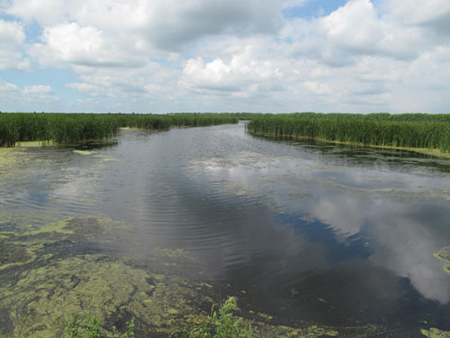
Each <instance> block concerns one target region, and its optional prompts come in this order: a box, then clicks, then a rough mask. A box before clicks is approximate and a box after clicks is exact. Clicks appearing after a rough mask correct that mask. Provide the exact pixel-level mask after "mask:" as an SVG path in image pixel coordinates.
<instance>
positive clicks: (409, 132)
mask: <svg viewBox="0 0 450 338" xmlns="http://www.w3.org/2000/svg"><path fill="white" fill-rule="evenodd" d="M426 117H427V116H426V115H425V114H423V115H420V116H419V115H416V114H404V115H399V116H395V115H389V114H387V115H386V114H369V115H352V114H318V115H317V116H316V115H311V114H309V113H308V114H306V115H303V116H302V115H299V114H297V115H293V116H292V117H288V116H286V115H283V116H273V117H269V118H257V119H254V120H252V121H251V122H250V123H249V124H248V125H247V130H248V131H249V132H250V133H252V134H255V135H266V136H275V137H289V138H294V139H295V138H310V139H323V140H329V141H338V142H349V143H357V144H363V145H375V146H394V147H408V148H428V149H439V150H440V151H441V152H449V151H450V123H449V122H447V118H448V115H431V116H430V119H429V120H426ZM449 121H450V120H449Z"/></svg>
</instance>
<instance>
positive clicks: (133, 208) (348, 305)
mask: <svg viewBox="0 0 450 338" xmlns="http://www.w3.org/2000/svg"><path fill="white" fill-rule="evenodd" d="M116 141H117V144H112V145H110V146H107V147H101V148H98V149H93V150H92V152H91V153H87V152H84V153H83V152H74V151H73V149H54V148H44V149H39V148H38V149H27V150H25V153H26V154H27V156H28V157H29V158H30V160H29V161H28V162H26V164H25V163H23V164H24V165H22V166H21V169H20V170H21V171H22V172H21V175H20V177H19V178H17V177H15V176H11V178H10V180H9V181H7V183H3V185H1V186H0V189H2V192H3V193H2V194H1V196H0V208H1V211H2V212H3V213H5V212H13V211H14V212H21V211H22V210H23V211H25V210H26V211H27V212H30V211H31V213H32V214H34V215H35V218H36V219H37V220H35V221H38V220H39V217H40V216H39V215H41V214H46V213H55V212H56V213H58V214H59V215H73V214H77V215H80V216H83V215H100V214H101V215H106V216H107V217H109V218H111V219H115V220H122V221H124V222H127V223H128V224H132V228H130V230H129V231H127V235H126V236H125V237H124V238H123V239H122V240H121V241H119V242H114V243H109V244H105V243H103V244H98V246H97V247H96V250H99V251H102V252H109V253H111V254H114V255H117V256H127V255H130V254H133V255H135V256H136V257H137V259H138V260H141V261H142V262H145V260H146V258H148V256H149V255H151V253H152V250H154V249H155V248H157V247H158V248H171V249H184V250H185V251H186V252H188V253H189V254H190V255H192V256H193V257H195V260H193V261H192V262H190V263H189V264H188V265H187V266H185V267H184V269H182V271H183V273H184V274H186V275H188V276H190V277H193V278H202V279H204V280H205V281H210V282H218V283H224V284H228V285H230V286H231V288H232V289H233V290H236V291H239V292H241V296H242V298H243V302H244V303H245V304H246V305H245V306H248V307H249V308H254V309H256V310H257V311H263V312H265V313H267V314H270V315H272V316H274V317H275V318H278V319H279V320H280V321H281V322H286V323H289V320H291V319H292V320H295V319H298V318H301V319H302V320H305V321H310V322H312V323H318V324H319V325H320V324H323V325H333V326H336V327H340V326H342V327H344V326H346V327H348V326H357V325H366V324H377V325H382V326H385V327H387V328H388V330H387V332H393V333H391V335H392V336H399V337H400V336H405V337H406V336H408V337H411V336H417V337H420V336H421V334H420V329H421V328H429V327H436V328H439V329H441V330H450V307H449V302H450V274H448V273H446V272H445V271H444V264H445V262H443V261H442V260H440V259H438V258H437V257H436V256H435V255H434V254H436V253H438V252H439V251H440V250H441V249H442V248H444V247H447V246H450V217H449V216H450V161H449V160H447V159H440V158H429V157H428V158H427V157H426V156H424V155H420V154H417V153H413V152H406V151H393V150H379V149H365V148H352V147H348V146H338V145H329V144H328V145H324V144H314V143H311V142H305V143H298V142H289V141H283V142H280V141H276V140H266V139H261V138H255V137H252V136H250V135H248V134H246V133H245V127H244V123H242V122H241V123H240V124H239V125H227V126H218V127H206V128H189V129H172V130H170V131H168V132H161V133H151V132H146V131H136V130H123V131H122V132H121V135H120V136H119V137H118V138H117V140H116ZM3 174H4V175H8V173H3ZM4 177H5V176H4ZM6 177H7V176H6ZM14 177H15V178H14ZM3 227H6V225H5V224H3ZM3 230H4V229H3ZM90 250H92V248H90ZM199 276H200V277H199ZM242 305H243V306H244V304H242ZM383 336H384V335H383Z"/></svg>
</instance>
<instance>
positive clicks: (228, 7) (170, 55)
mask: <svg viewBox="0 0 450 338" xmlns="http://www.w3.org/2000/svg"><path fill="white" fill-rule="evenodd" d="M449 93H450V1H449V0H427V1H423V0H372V1H370V0H348V1H345V0H322V1H321V0H227V1H224V0H183V1H181V0H83V1H80V0H0V111H4V112H16V111H30V112H32V111H38V112H40V111H46V112H98V113H107V112H136V113H149V112H153V113H158V112H159V113H167V112H267V113H288V112H301V111H314V112H325V113H326V112H347V113H370V112H390V113H408V112H424V113H450V94H449Z"/></svg>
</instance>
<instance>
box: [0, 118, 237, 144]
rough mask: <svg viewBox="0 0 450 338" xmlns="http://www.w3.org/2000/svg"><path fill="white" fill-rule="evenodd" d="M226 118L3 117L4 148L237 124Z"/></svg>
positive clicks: (1, 135)
mask: <svg viewBox="0 0 450 338" xmlns="http://www.w3.org/2000/svg"><path fill="white" fill-rule="evenodd" d="M237 122H238V118H236V117H233V116H230V115H225V114H223V115H222V114H177V115H138V114H30V113H15V114H5V113H2V114H0V146H1V147H11V146H14V145H15V143H16V142H26V141H52V142H54V143H56V144H60V145H68V144H77V143H79V142H81V141H86V140H98V139H104V138H108V137H111V136H113V135H115V134H117V133H118V131H119V128H121V127H130V128H142V129H154V130H166V129H169V128H170V127H172V126H189V127H191V126H192V127H196V126H210V125H217V124H224V123H237Z"/></svg>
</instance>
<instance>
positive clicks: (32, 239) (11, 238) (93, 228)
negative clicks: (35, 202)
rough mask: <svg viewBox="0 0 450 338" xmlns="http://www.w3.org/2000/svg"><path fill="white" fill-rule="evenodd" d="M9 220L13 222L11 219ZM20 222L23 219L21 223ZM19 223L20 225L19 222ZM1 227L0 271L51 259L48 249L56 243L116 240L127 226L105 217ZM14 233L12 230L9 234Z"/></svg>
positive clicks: (12, 218)
mask: <svg viewBox="0 0 450 338" xmlns="http://www.w3.org/2000/svg"><path fill="white" fill-rule="evenodd" d="M10 220H14V217H11V218H10ZM22 222H23V220H22ZM18 223H20V222H19V221H18ZM7 224H9V223H6V222H5V223H3V224H0V226H1V229H2V230H3V229H4V230H6V231H3V232H0V253H1V256H0V257H1V260H0V271H1V270H5V269H7V268H9V267H12V266H21V265H25V264H29V263H32V262H34V261H35V260H36V259H37V258H38V257H39V258H40V259H42V257H49V255H50V256H52V254H51V253H49V250H48V247H49V246H51V244H55V243H56V244H57V243H77V242H86V241H91V240H94V239H95V240H96V241H97V242H105V241H115V240H117V239H119V238H120V237H121V235H122V232H123V230H125V229H127V228H129V226H128V225H126V224H124V223H122V222H118V221H114V220H111V219H109V218H106V217H92V216H91V217H73V218H69V219H65V220H62V221H57V222H52V223H48V224H45V225H39V224H34V225H24V224H22V225H17V224H16V225H15V227H7V226H6V225H7ZM12 230H13V231H12Z"/></svg>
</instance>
